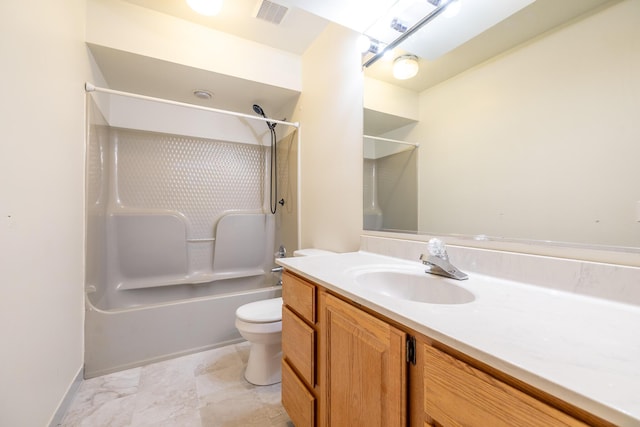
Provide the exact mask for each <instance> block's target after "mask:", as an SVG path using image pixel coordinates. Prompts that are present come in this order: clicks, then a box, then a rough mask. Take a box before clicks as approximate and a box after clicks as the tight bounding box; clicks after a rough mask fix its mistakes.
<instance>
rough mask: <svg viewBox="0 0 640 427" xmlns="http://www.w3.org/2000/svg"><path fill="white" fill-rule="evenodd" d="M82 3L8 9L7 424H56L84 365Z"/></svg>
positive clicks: (1, 21) (2, 173) (2, 383)
mask: <svg viewBox="0 0 640 427" xmlns="http://www.w3.org/2000/svg"><path fill="white" fill-rule="evenodd" d="M84 7H85V6H84V0H65V1H63V2H52V1H49V0H34V1H29V2H25V1H22V0H4V1H2V2H0V27H1V28H2V37H1V38H0V58H1V60H2V83H1V85H2V91H1V92H2V93H1V96H0V123H1V125H0V129H1V130H2V142H0V281H1V283H0V338H1V340H2V343H1V344H0V345H1V347H2V350H1V351H0V425H2V426H44V425H47V424H48V423H49V422H50V421H51V419H52V417H53V415H54V413H55V412H56V410H57V408H58V406H59V405H60V403H61V399H62V398H63V397H64V396H65V394H66V392H67V390H68V388H69V387H70V385H71V384H72V382H73V380H74V378H76V376H77V374H78V373H79V372H80V370H81V368H82V363H83V361H82V359H83V355H82V346H83V331H82V325H83V322H82V319H83V306H84V304H83V281H84V280H83V229H84V215H83V209H84V203H83V194H84V168H83V164H84V90H83V83H84V81H85V80H87V79H88V78H89V65H88V64H89V62H88V57H87V52H86V48H85V46H84V43H83V41H84V22H85V10H84Z"/></svg>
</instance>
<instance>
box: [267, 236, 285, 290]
mask: <svg viewBox="0 0 640 427" xmlns="http://www.w3.org/2000/svg"><path fill="white" fill-rule="evenodd" d="M273 256H274V257H276V259H277V258H285V257H286V256H287V250H286V249H285V248H284V245H280V248H279V249H278V251H277V252H276V253H275V254H273ZM283 270H284V267H283V266H281V265H278V266H276V267H273V268H272V269H271V272H272V273H278V275H279V278H278V283H277V284H276V285H277V286H282V271H283Z"/></svg>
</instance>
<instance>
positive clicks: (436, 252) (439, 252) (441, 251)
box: [427, 237, 449, 261]
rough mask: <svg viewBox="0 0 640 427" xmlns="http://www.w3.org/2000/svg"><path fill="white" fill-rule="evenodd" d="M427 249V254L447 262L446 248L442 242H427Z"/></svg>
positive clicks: (435, 240)
mask: <svg viewBox="0 0 640 427" xmlns="http://www.w3.org/2000/svg"><path fill="white" fill-rule="evenodd" d="M427 249H428V250H429V254H430V255H433V256H435V257H438V258H440V259H443V260H445V261H449V254H447V248H446V247H445V244H444V242H443V241H442V240H440V239H437V238H435V237H434V238H433V239H430V240H429V242H427Z"/></svg>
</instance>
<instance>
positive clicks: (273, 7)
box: [256, 0, 289, 25]
mask: <svg viewBox="0 0 640 427" xmlns="http://www.w3.org/2000/svg"><path fill="white" fill-rule="evenodd" d="M288 11H289V9H288V8H286V7H284V6H281V5H279V4H277V3H274V2H272V1H269V0H262V1H261V2H260V7H259V8H258V11H257V12H256V18H258V19H262V20H265V21H267V22H271V23H272V24H276V25H278V24H280V23H281V22H282V20H283V19H284V16H285V15H286V14H287V12H288Z"/></svg>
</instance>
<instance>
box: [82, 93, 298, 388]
mask: <svg viewBox="0 0 640 427" xmlns="http://www.w3.org/2000/svg"><path fill="white" fill-rule="evenodd" d="M87 92H88V95H87V108H88V114H87V117H88V125H87V132H88V135H87V177H86V182H87V184H86V211H87V215H86V221H87V222H86V224H87V241H86V298H85V300H86V318H85V377H87V378H89V377H94V376H98V375H102V374H106V373H109V372H114V371H118V370H121V369H126V368H129V367H133V366H139V365H142V364H144V363H149V362H152V361H157V360H162V359H166V358H170V357H175V356H178V355H181V354H187V353H191V352H195V351H200V350H205V349H208V348H213V347H216V346H221V345H226V344H229V343H233V342H238V341H240V340H241V337H240V335H239V333H238V330H237V329H236V327H235V325H234V322H235V319H236V316H235V312H236V309H237V308H238V307H240V306H242V305H244V304H247V303H250V302H254V301H258V300H264V299H269V298H275V297H278V296H280V294H281V289H280V286H279V283H278V281H279V277H278V274H277V273H272V272H271V269H272V268H273V267H274V253H276V252H277V249H278V247H279V246H280V245H281V244H282V241H281V239H280V238H279V237H277V235H278V228H279V226H280V225H279V221H278V220H277V218H276V215H273V213H274V212H275V211H276V209H275V207H277V206H278V205H277V204H276V203H274V200H275V197H277V191H272V188H273V182H272V183H271V184H270V182H269V181H273V180H274V178H273V176H274V175H273V174H276V175H277V164H276V171H272V167H273V164H274V163H275V160H276V159H275V156H274V155H273V154H272V149H271V148H272V146H275V143H276V135H275V129H274V128H275V125H276V124H279V125H281V128H282V129H283V131H282V133H283V134H284V135H285V138H296V137H297V134H298V133H297V132H295V130H296V129H297V126H298V124H297V123H288V122H285V121H278V120H273V119H269V120H267V118H266V115H265V114H264V111H262V109H261V108H260V107H259V106H257V105H256V106H254V110H255V107H258V108H259V109H260V112H261V114H260V115H259V116H256V115H246V114H241V113H233V112H227V111H223V110H216V109H211V108H204V107H197V106H191V105H189V104H182V103H177V102H171V101H162V100H157V99H153V98H149V97H145V96H140V95H132V94H126V93H123V92H117V91H113V90H109V89H102V88H95V87H93V86H91V85H89V84H87ZM256 112H258V111H257V110H256ZM265 122H266V125H265ZM287 132H288V133H287ZM283 139H284V138H283ZM274 148H275V147H274ZM270 165H272V167H269V166H270ZM270 176H272V178H271V179H269V177H270ZM265 194H270V196H269V197H265ZM269 199H271V200H269Z"/></svg>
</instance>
